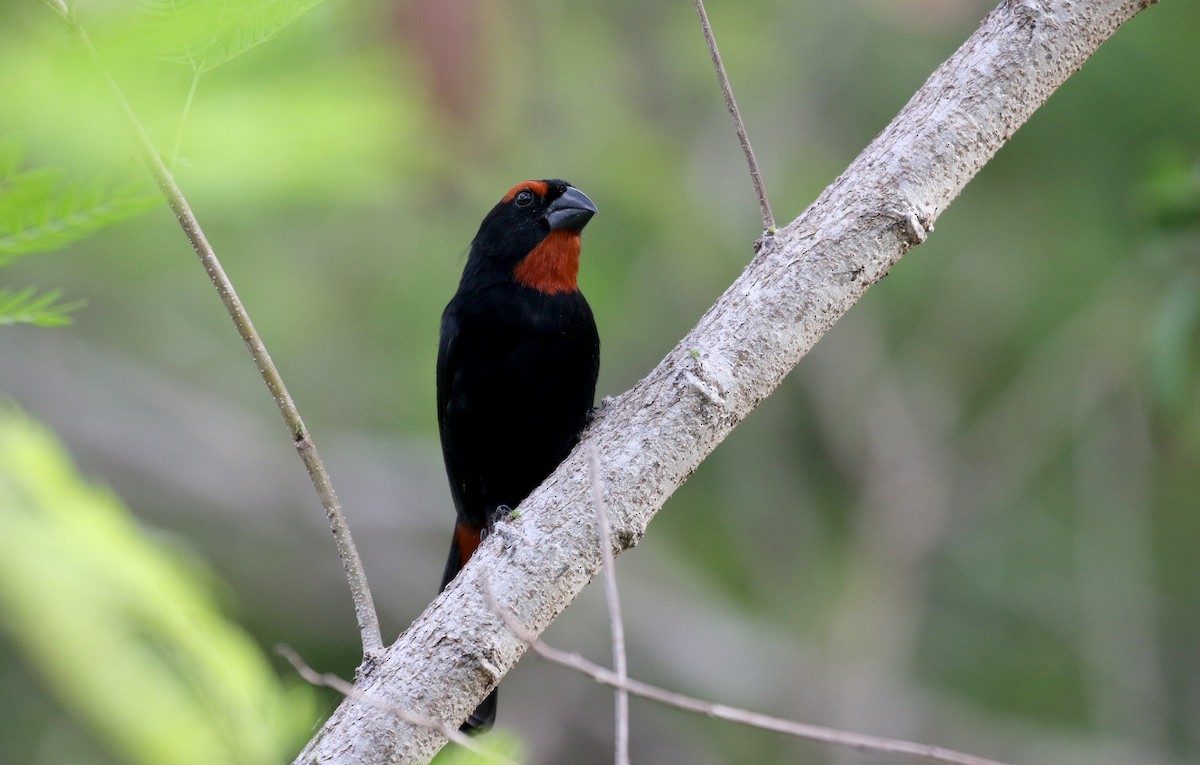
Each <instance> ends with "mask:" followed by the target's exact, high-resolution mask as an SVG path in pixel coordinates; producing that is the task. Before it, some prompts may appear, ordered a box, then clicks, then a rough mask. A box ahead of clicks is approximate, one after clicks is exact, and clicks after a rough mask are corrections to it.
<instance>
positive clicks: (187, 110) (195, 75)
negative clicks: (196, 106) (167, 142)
mask: <svg viewBox="0 0 1200 765" xmlns="http://www.w3.org/2000/svg"><path fill="white" fill-rule="evenodd" d="M172 8H174V6H172ZM191 55H192V52H191V51H190V50H189V51H188V58H189V59H190V58H191ZM199 85H200V71H199V70H194V71H193V72H192V85H191V87H190V88H188V94H187V100H186V101H184V102H183V112H182V113H181V114H180V115H179V128H178V129H177V130H176V131H175V144H174V146H172V147H171V155H170V156H171V162H170V164H169V165H168V168H169V169H170V170H171V172H172V173H174V172H175V165H176V164H177V163H178V162H179V151H180V149H181V147H182V146H183V131H184V130H185V129H186V128H187V121H188V115H189V114H191V111H192V101H194V100H195V98H196V88H197V87H198V86H199Z"/></svg>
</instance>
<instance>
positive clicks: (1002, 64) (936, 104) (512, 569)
mask: <svg viewBox="0 0 1200 765" xmlns="http://www.w3.org/2000/svg"><path fill="white" fill-rule="evenodd" d="M1151 4H1152V1H1151V0H1038V1H1036V2H1035V1H1027V2H1003V3H1001V5H1000V6H999V7H998V8H997V9H996V10H994V11H993V12H992V13H991V14H990V15H989V16H988V17H987V18H986V19H985V20H984V22H983V24H982V26H981V27H980V28H979V30H978V31H977V32H976V33H975V34H974V35H972V36H971V38H970V39H969V40H967V42H966V43H965V44H964V45H963V46H962V48H960V49H959V50H958V51H957V52H956V53H955V54H954V55H953V56H952V57H951V58H950V59H949V60H948V61H947V62H946V63H944V64H943V65H942V66H941V67H940V68H939V69H938V70H937V71H936V72H934V73H933V75H932V76H931V77H930V78H929V80H928V82H926V83H925V85H924V86H923V87H922V88H921V90H920V91H918V92H917V94H916V95H915V96H913V98H912V100H911V101H910V102H909V103H908V105H906V106H905V107H904V109H903V110H902V111H901V112H900V114H899V115H897V117H896V118H895V119H894V120H893V121H892V123H891V124H890V125H888V127H887V128H886V129H885V130H884V131H883V132H882V133H881V134H880V135H879V136H878V137H877V138H876V139H875V140H874V141H873V142H872V143H871V144H870V146H868V147H867V149H866V150H865V151H864V152H863V153H862V154H861V155H860V156H859V157H858V158H857V159H856V160H855V161H854V162H853V163H852V164H851V165H850V167H849V168H847V170H846V172H845V173H843V174H842V175H841V176H840V177H839V178H838V179H837V180H835V181H834V182H833V183H832V184H831V185H830V186H829V187H828V188H827V189H825V191H824V192H823V193H822V194H821V196H820V197H818V199H817V201H816V202H814V203H813V205H812V206H811V207H809V208H808V209H807V210H805V211H804V213H803V214H802V215H801V216H800V217H799V218H797V219H796V220H794V221H793V222H792V223H790V224H788V225H787V226H784V227H783V228H781V229H779V231H778V232H777V234H776V235H775V236H774V237H768V238H766V239H765V241H764V243H763V244H762V245H761V246H760V247H759V248H758V251H757V253H756V255H755V256H754V258H753V260H752V261H751V263H750V265H749V266H748V267H747V268H746V270H745V272H744V273H743V274H742V275H741V276H740V277H739V278H738V279H737V281H735V282H734V283H733V285H732V286H730V287H729V289H728V290H726V292H725V294H724V295H722V296H721V298H720V299H719V300H718V301H717V303H716V304H715V305H714V306H713V307H712V308H710V309H709V310H708V312H707V313H706V314H705V315H704V316H703V317H702V318H701V319H700V322H699V323H698V324H697V325H696V327H695V328H694V329H693V330H692V331H691V332H690V333H688V335H687V337H685V338H684V339H683V340H682V341H680V343H679V344H678V345H677V346H676V347H675V349H674V350H672V351H671V353H670V354H668V355H667V357H666V358H665V359H663V361H662V362H661V363H660V364H659V365H658V366H657V367H655V369H654V370H653V371H652V372H651V373H650V374H649V375H647V376H646V378H645V379H643V380H642V381H641V382H640V383H638V384H637V385H636V386H635V387H634V388H633V389H631V390H629V391H628V392H626V393H624V394H622V395H620V396H618V397H617V398H615V399H613V400H611V401H609V402H607V403H606V405H605V406H604V408H603V410H602V413H601V416H600V418H599V419H598V420H597V422H595V423H594V424H593V425H592V427H591V428H590V429H589V430H588V432H587V434H586V439H585V440H586V444H587V445H588V446H589V447H590V448H594V449H595V450H596V453H597V454H598V455H599V459H600V463H601V465H602V474H603V479H604V487H603V491H604V498H605V501H606V503H607V505H608V508H609V512H610V514H611V518H612V525H613V544H614V547H615V548H616V552H618V553H619V552H621V551H623V550H625V549H628V548H629V547H632V546H633V545H635V544H636V543H637V541H638V540H639V539H640V538H641V537H642V535H643V534H644V533H645V531H646V526H647V524H648V523H649V522H650V519H651V518H652V517H653V516H654V514H655V513H656V512H657V511H658V509H659V508H660V507H662V505H663V503H664V502H665V501H666V499H667V498H668V497H669V496H670V495H671V493H672V492H673V491H674V490H675V488H676V487H678V486H679V485H680V484H681V483H683V481H684V480H685V479H686V478H687V477H688V475H690V474H691V472H692V471H693V470H695V469H696V466H697V465H699V464H700V461H701V460H703V459H704V458H705V457H706V456H707V455H708V454H709V452H711V451H712V450H713V449H714V448H715V447H716V446H717V444H719V443H720V442H721V440H722V439H724V438H725V436H726V435H728V433H729V431H730V430H732V429H733V427H734V426H735V425H737V424H738V423H739V422H741V421H742V420H743V419H744V418H745V417H746V415H747V414H749V412H750V411H751V410H752V409H753V408H754V407H755V406H756V405H757V404H758V403H759V402H760V401H762V400H763V398H765V397H766V396H767V394H769V393H770V392H771V391H772V390H774V388H775V387H776V386H777V385H778V384H779V382H780V381H781V380H782V379H783V377H784V375H785V374H787V372H788V371H789V370H791V369H792V367H794V366H795V365H796V363H797V362H798V361H799V360H800V359H801V358H802V357H803V356H804V355H805V354H806V353H807V352H808V351H809V350H810V349H811V348H812V346H813V344H815V343H816V341H817V340H818V339H819V338H820V337H821V336H822V335H823V334H825V332H827V331H828V330H829V329H830V328H831V327H832V326H833V324H834V322H836V321H837V320H838V318H839V317H841V315H842V314H844V313H845V312H846V311H847V310H849V308H850V306H852V305H853V304H854V303H855V301H856V300H858V298H859V297H860V296H861V295H862V293H863V292H864V291H865V290H866V289H867V288H868V287H869V286H871V285H872V284H874V283H875V282H877V281H879V279H880V278H882V277H883V276H884V275H885V274H886V273H887V271H888V269H889V268H891V267H892V265H893V264H894V263H895V262H896V261H897V260H899V259H900V257H901V256H902V255H904V253H905V252H907V251H908V249H909V248H911V247H913V246H914V245H917V244H920V243H921V242H923V241H924V240H925V238H926V236H927V235H928V233H929V232H930V231H931V230H932V229H933V223H934V221H935V220H936V219H937V217H938V216H939V215H940V214H941V213H942V211H944V210H945V209H946V207H947V206H948V205H949V204H950V202H951V201H952V200H953V199H954V198H955V197H956V196H957V195H958V193H959V192H960V191H961V190H962V188H963V186H965V185H966V183H967V181H969V180H970V179H971V178H972V177H973V176H974V175H975V173H976V172H978V170H979V169H980V168H981V167H983V165H984V164H985V163H986V162H987V161H988V160H989V159H991V157H992V156H993V155H994V154H995V153H996V151H997V150H999V148H1000V147H1001V146H1002V145H1004V142H1005V141H1006V140H1008V138H1009V137H1010V136H1012V134H1013V132H1014V131H1016V129H1017V128H1018V127H1020V126H1021V125H1022V124H1023V123H1024V122H1025V121H1026V120H1027V119H1028V118H1029V116H1030V115H1031V114H1032V113H1033V112H1034V110H1035V109H1037V108H1038V107H1039V106H1040V105H1041V104H1042V103H1043V102H1045V100H1046V99H1047V98H1048V97H1049V96H1050V94H1051V93H1052V92H1054V90H1055V89H1056V88H1057V87H1058V86H1059V85H1061V84H1062V83H1063V81H1064V80H1066V79H1067V77H1069V76H1070V75H1071V74H1072V73H1073V72H1074V71H1076V70H1077V69H1078V68H1079V67H1080V66H1081V65H1082V64H1083V62H1084V61H1085V60H1086V59H1087V58H1088V57H1089V56H1090V55H1091V54H1092V53H1093V52H1094V51H1095V50H1096V48H1098V47H1099V46H1100V44H1101V43H1102V42H1104V40H1106V39H1107V38H1108V37H1109V36H1110V35H1111V34H1112V33H1113V32H1115V31H1116V29H1117V28H1118V27H1119V26H1120V25H1121V24H1122V23H1124V22H1125V21H1126V20H1128V19H1129V18H1131V17H1132V16H1133V15H1135V14H1136V13H1137V12H1138V11H1140V10H1142V9H1143V8H1145V7H1148V6H1149V5H1151ZM497 448H504V447H503V444H498V445H497ZM588 472H589V471H588V465H587V459H586V456H585V453H584V451H583V449H576V450H575V452H574V453H573V454H572V455H571V457H570V458H568V459H567V461H566V462H564V463H563V464H562V465H561V466H560V467H559V468H558V470H557V471H555V473H554V475H553V476H551V477H550V478H549V479H548V480H547V481H546V483H545V484H543V485H542V487H541V488H539V489H538V490H537V491H535V492H534V493H533V494H532V495H531V496H530V497H529V499H527V500H526V501H525V502H524V503H523V504H522V505H521V508H520V513H519V515H518V516H517V517H515V518H513V519H511V520H508V521H505V522H503V523H501V524H499V525H498V527H497V529H496V533H495V534H494V535H493V536H492V537H491V538H490V539H488V540H487V541H486V542H485V543H484V544H483V545H482V546H481V547H480V548H479V551H478V552H477V553H476V554H475V556H474V558H472V560H471V563H470V565H468V566H467V567H466V569H465V570H464V571H463V572H462V573H461V574H460V575H459V577H458V578H457V579H456V580H455V581H454V583H453V584H452V585H451V586H450V587H449V588H448V589H447V590H446V591H445V592H444V593H443V594H442V595H441V596H440V597H439V598H438V599H437V600H436V601H434V603H433V604H432V605H430V606H429V608H428V609H426V611H425V612H424V613H423V614H422V615H421V616H420V618H418V619H417V620H416V621H415V622H414V623H413V624H412V626H411V627H409V629H408V630H407V631H406V632H405V633H404V634H403V635H402V636H401V637H400V639H399V640H398V641H397V642H396V643H395V644H394V645H392V646H391V647H390V648H388V649H387V650H386V651H385V652H384V653H383V654H382V655H380V656H376V657H371V658H370V659H369V660H368V661H367V662H366V663H364V666H363V668H362V669H361V671H360V673H359V677H358V678H357V681H356V687H357V688H358V689H359V690H360V692H361V693H362V694H363V695H364V696H366V697H369V698H372V699H375V700H377V703H372V704H367V703H364V702H362V701H354V700H346V701H345V702H344V703H343V704H342V705H341V706H340V707H339V708H338V709H337V711H336V712H335V713H334V715H333V716H332V717H331V718H330V720H329V721H328V722H327V723H326V724H325V726H324V727H323V728H322V729H321V731H320V732H319V733H318V734H317V736H316V737H315V738H314V739H313V740H312V741H311V742H310V743H309V745H308V746H307V747H306V748H305V750H304V752H303V753H301V755H300V756H299V757H298V758H297V759H296V762H297V763H311V762H320V763H326V762H335V763H400V762H404V763H409V762H413V763H418V762H421V763H423V762H427V761H428V760H429V759H430V758H431V757H432V756H433V754H434V753H435V752H436V751H437V750H438V749H439V748H440V747H441V746H442V745H443V743H444V741H445V740H444V739H443V738H442V737H441V736H440V735H439V734H437V733H436V732H434V731H431V730H428V729H422V728H419V727H415V726H413V725H410V724H407V723H403V722H400V721H399V720H398V719H397V718H396V717H395V716H394V715H393V714H392V713H390V712H389V711H388V710H387V707H388V706H396V707H402V708H404V709H408V710H412V711H413V712H417V713H420V714H422V715H426V716H428V717H433V718H438V719H441V720H446V721H458V720H461V719H463V718H464V717H465V716H466V714H467V712H468V711H469V710H471V709H472V708H473V707H474V706H475V704H476V703H477V702H478V701H479V700H480V699H482V698H483V697H484V696H485V695H486V694H487V692H488V691H489V690H490V689H491V687H492V686H493V685H494V684H495V683H496V682H497V681H499V679H500V678H501V677H503V675H504V673H506V672H507V671H508V670H509V669H510V668H511V667H512V666H513V665H514V664H515V663H516V662H517V660H518V659H519V658H520V657H521V655H522V654H523V653H524V651H525V645H524V644H523V643H522V642H521V641H520V640H518V639H517V637H516V636H514V635H513V634H512V632H511V631H510V630H508V629H507V628H506V627H505V625H504V623H503V621H501V619H500V618H499V617H498V616H497V615H496V614H495V613H494V612H493V611H492V609H490V608H489V605H488V602H487V600H486V598H485V596H484V590H483V584H482V583H483V582H484V581H485V580H486V581H487V582H489V583H490V587H491V589H492V590H493V591H494V593H495V597H496V600H497V602H498V603H499V604H500V607H502V608H505V609H508V610H511V612H512V613H513V614H514V615H515V617H516V618H517V619H518V620H519V621H520V622H521V623H523V624H524V625H526V627H527V629H528V630H529V631H530V632H531V633H533V634H540V633H541V632H542V630H544V629H545V628H546V626H547V625H549V624H550V622H551V621H552V620H553V619H554V618H555V617H556V616H558V614H560V613H561V612H562V611H563V609H565V608H566V607H567V605H568V604H570V603H571V601H572V600H574V598H575V597H576V595H578V594H579V591H580V590H581V589H582V588H583V587H584V585H586V584H587V583H588V582H589V581H591V579H592V578H593V577H594V576H595V575H596V574H597V573H598V572H599V571H600V568H601V557H600V553H599V550H598V549H597V532H596V520H595V512H594V510H593V508H592V497H591V491H590V488H589V481H588Z"/></svg>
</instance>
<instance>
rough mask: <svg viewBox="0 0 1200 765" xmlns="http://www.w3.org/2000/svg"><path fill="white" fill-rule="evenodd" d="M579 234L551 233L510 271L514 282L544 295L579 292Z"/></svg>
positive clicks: (574, 232)
mask: <svg viewBox="0 0 1200 765" xmlns="http://www.w3.org/2000/svg"><path fill="white" fill-rule="evenodd" d="M579 244H580V243H579V232H578V231H567V230H565V229H564V230H561V231H551V232H550V233H549V234H548V235H547V236H546V238H545V239H543V240H542V242H541V244H539V245H538V246H537V247H534V248H533V249H532V250H530V252H529V254H528V255H526V256H525V259H524V260H522V261H521V262H520V263H518V264H517V267H516V268H515V269H513V276H515V277H516V279H517V283H519V284H522V285H524V286H526V287H529V288H530V289H535V290H537V291H538V292H544V293H545V294H547V295H557V294H558V293H560V292H574V291H575V290H577V289H579V286H578V285H577V284H576V282H575V277H576V276H578V275H579Z"/></svg>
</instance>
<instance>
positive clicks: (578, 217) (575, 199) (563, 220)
mask: <svg viewBox="0 0 1200 765" xmlns="http://www.w3.org/2000/svg"><path fill="white" fill-rule="evenodd" d="M595 214H596V205H594V204H592V200H590V199H588V198H587V194H584V193H583V192H582V191H580V190H579V189H577V188H575V187H574V186H568V187H567V190H566V191H565V192H563V195H562V196H560V197H559V198H558V199H555V200H554V201H553V202H551V203H550V204H549V205H547V206H546V222H547V223H549V224H550V230H551V231H562V230H567V231H582V230H583V227H584V226H586V225H587V222H588V221H589V220H591V219H592V216H593V215H595Z"/></svg>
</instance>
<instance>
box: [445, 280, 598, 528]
mask: <svg viewBox="0 0 1200 765" xmlns="http://www.w3.org/2000/svg"><path fill="white" fill-rule="evenodd" d="M599 364H600V341H599V337H598V336H597V334H596V325H595V321H594V320H593V318H592V312H591V309H590V308H589V307H588V304H587V301H586V300H584V298H583V295H582V294H580V293H579V292H569V293H560V294H557V295H545V294H542V293H539V292H537V291H536V290H531V289H528V288H525V287H521V286H518V285H514V284H500V285H491V286H489V287H486V288H483V289H476V290H465V291H464V290H460V291H459V293H458V294H457V295H455V296H454V299H453V300H451V301H450V304H449V305H448V306H447V307H446V311H445V313H444V314H443V315H442V338H441V344H440V347H439V350H438V367H437V389H438V424H439V428H440V431H441V437H442V453H443V456H444V457H445V460H446V471H447V474H448V475H449V478H450V484H451V491H452V493H453V495H454V501H455V506H456V508H457V510H458V514H459V517H460V519H461V520H463V521H465V522H468V523H472V524H480V523H484V522H486V521H487V520H488V517H489V515H490V514H491V513H494V512H495V510H496V508H497V507H498V506H500V505H508V506H510V507H515V506H516V505H517V504H518V503H519V502H520V501H521V500H523V499H524V498H525V496H526V495H528V494H529V492H531V491H532V490H533V489H534V488H536V487H537V485H538V484H540V483H541V482H542V481H543V480H544V479H545V478H546V476H548V475H549V474H550V473H551V472H553V470H554V468H555V467H557V466H558V463H559V462H561V461H562V460H563V459H564V458H565V457H566V456H567V454H568V453H569V452H570V451H571V449H572V448H573V447H574V446H575V444H576V442H577V441H578V437H579V433H580V431H581V430H582V429H583V426H584V424H585V423H586V418H587V413H588V411H589V409H590V408H591V406H592V401H593V397H594V396H595V390H596V376H597V373H598V372H599Z"/></svg>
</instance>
